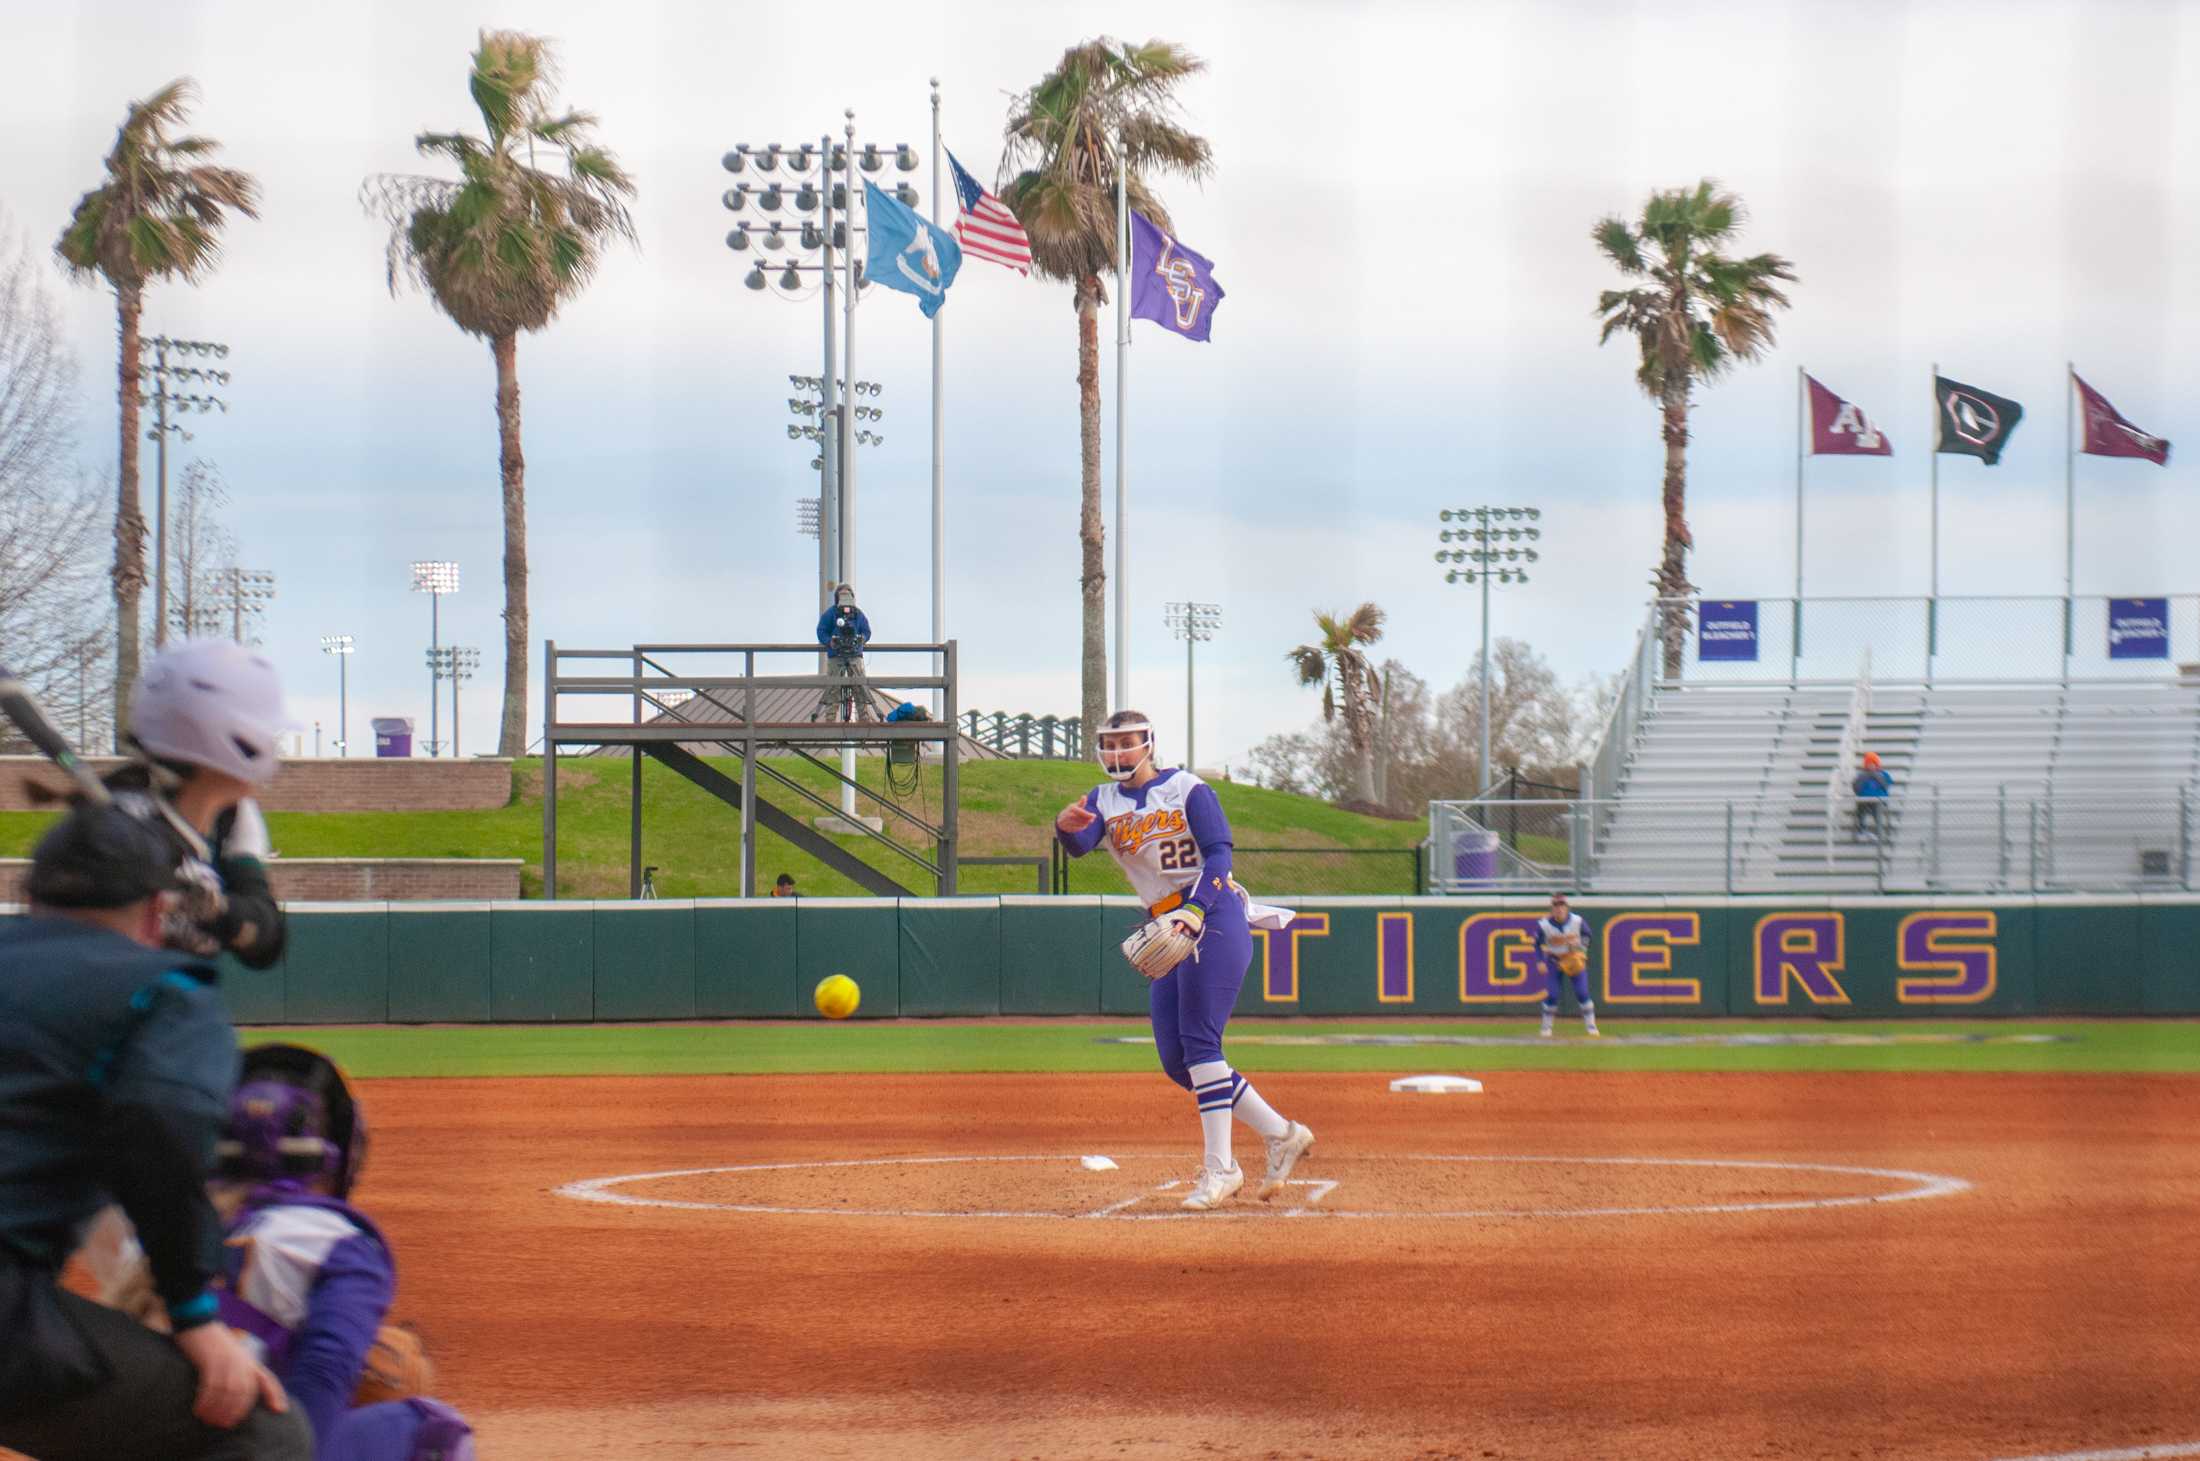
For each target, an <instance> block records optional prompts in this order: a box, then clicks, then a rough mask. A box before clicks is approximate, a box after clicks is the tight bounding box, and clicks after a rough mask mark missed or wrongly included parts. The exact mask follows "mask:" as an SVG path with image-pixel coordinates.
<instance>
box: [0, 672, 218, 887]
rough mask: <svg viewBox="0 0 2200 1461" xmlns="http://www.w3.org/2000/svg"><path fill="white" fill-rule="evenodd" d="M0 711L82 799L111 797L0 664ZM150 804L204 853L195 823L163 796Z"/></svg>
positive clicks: (98, 802)
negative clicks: (188, 819) (59, 769)
mask: <svg viewBox="0 0 2200 1461" xmlns="http://www.w3.org/2000/svg"><path fill="white" fill-rule="evenodd" d="M0 715H5V716H6V717H7V718H8V719H9V720H10V721H12V722H14V724H15V728H16V729H17V730H19V731H21V732H22V733H23V734H24V736H25V737H26V738H28V739H29V741H30V743H31V744H32V745H34V746H36V747H37V748H38V750H39V752H40V754H42V755H43V756H45V758H46V759H47V760H49V761H51V762H53V764H54V765H56V766H58V767H60V768H61V770H62V771H63V772H64V773H66V774H67V776H68V778H69V780H70V781H71V782H72V783H73V784H74V785H75V787H76V789H77V790H78V791H79V792H82V793H83V795H84V799H85V800H86V801H88V802H91V803H92V804H93V805H94V806H102V807H103V806H107V805H108V804H110V803H111V802H113V801H114V797H113V796H112V795H110V794H109V792H108V790H107V786H106V783H104V782H102V781H101V780H100V779H99V778H98V777H97V776H95V775H93V774H92V768H91V767H89V766H87V765H85V764H84V763H83V761H81V760H80V759H78V757H77V754H76V752H75V751H74V750H73V749H71V748H70V745H69V742H68V739H67V738H66V737H65V736H63V735H62V734H61V732H60V731H59V730H58V729H56V728H55V726H54V723H53V722H52V721H51V720H49V719H47V718H46V711H45V708H44V707H43V706H41V705H40V704H39V703H38V701H37V699H36V698H35V697H33V696H32V694H31V692H30V687H29V686H27V685H25V684H24V683H23V682H22V681H21V680H19V679H17V678H16V675H15V672H14V671H13V670H11V669H9V668H8V667H7V666H6V665H0ZM153 804H154V805H155V806H156V807H158V808H159V810H160V816H161V820H162V821H163V822H166V823H167V824H168V826H169V827H170V828H172V829H173V830H174V831H175V833H176V835H177V836H178V837H181V838H182V839H183V844H184V846H185V847H186V848H188V849H190V852H191V855H192V856H193V857H196V858H198V859H200V860H201V861H204V860H205V859H206V856H207V848H206V839H205V838H203V837H201V836H200V835H199V831H198V829H197V828H196V827H193V826H192V825H191V824H190V823H189V822H186V821H185V820H184V819H183V816H182V814H181V813H179V812H177V811H176V809H175V808H174V807H172V806H170V805H169V804H168V800H167V798H165V797H161V796H155V797H154V798H153Z"/></svg>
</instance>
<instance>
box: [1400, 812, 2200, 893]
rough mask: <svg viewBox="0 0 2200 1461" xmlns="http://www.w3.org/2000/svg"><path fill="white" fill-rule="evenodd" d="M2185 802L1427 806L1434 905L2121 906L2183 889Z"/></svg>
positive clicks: (2188, 867) (2188, 882) (2190, 828)
mask: <svg viewBox="0 0 2200 1461" xmlns="http://www.w3.org/2000/svg"><path fill="white" fill-rule="evenodd" d="M2196 802H2200V794H2196V792H2195V790H2194V788H2192V787H2178V788H2175V789H2174V790H2170V791H2165V792H2163V793H2160V794H2145V795H2133V794H2129V793H2103V794H2097V795H2078V794H2070V795H2046V796H2041V795H2026V794H2012V793H2010V792H2008V791H2006V790H2004V791H2001V792H1999V793H1996V794H1992V795H1963V796H1943V795H1940V794H1938V793H1937V792H1935V791H1932V790H1931V789H1927V790H1925V791H1921V792H1918V793H1916V794H1912V795H1900V794H1898V795H1896V796H1893V797H1889V798H1886V799H1885V800H1884V802H1883V803H1882V804H1881V805H1880V806H1879V807H1878V808H1877V809H1876V810H1873V811H1864V812H1862V813H1861V814H1860V812H1859V805H1860V804H1859V803H1858V802H1857V801H1856V800H1855V799H1853V798H1843V799H1841V800H1840V801H1839V802H1838V803H1836V804H1834V805H1832V806H1830V807H1829V806H1828V805H1827V804H1826V803H1825V802H1824V801H1822V800H1819V799H1817V798H1814V797H1804V798H1790V797H1779V798H1763V799H1749V798H1734V799H1726V800H1713V799H1700V800H1679V799H1675V800H1660V799H1651V798H1626V799H1622V800H1619V801H1564V802H1558V801H1545V802H1501V801H1479V802H1434V803H1431V804H1430V807H1429V831H1430V846H1431V849H1432V854H1431V862H1430V867H1429V871H1428V881H1429V890H1430V891H1431V892H1437V893H1482V892H1542V891H1548V890H1551V889H1554V888H1559V887H1572V888H1579V889H1583V890H1587V891H1592V892H1614V893H1618V892H1674V893H1777V892H1786V891H1795V892H1813V891H1814V892H1857V893H2028V892H2037V893H2133V892H2173V891H2174V892H2189V891H2192V890H2193V889H2194V887H2195V883H2194V876H2195V869H2194V867H2193V842H2194V837H2195V832H2196V830H2200V829H2196V821H2200V806H2196Z"/></svg>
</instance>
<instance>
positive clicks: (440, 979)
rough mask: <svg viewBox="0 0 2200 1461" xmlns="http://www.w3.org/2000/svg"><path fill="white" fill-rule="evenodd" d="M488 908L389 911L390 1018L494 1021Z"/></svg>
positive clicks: (397, 908)
mask: <svg viewBox="0 0 2200 1461" xmlns="http://www.w3.org/2000/svg"><path fill="white" fill-rule="evenodd" d="M489 919H490V914H489V910H488V909H486V908H444V909H424V908H413V907H407V906H406V905H404V904H395V905H393V906H392V907H391V908H390V1018H391V1019H392V1020H395V1021H398V1022H399V1023H406V1022H417V1023H427V1022H429V1021H444V1020H450V1021H480V1020H486V1019H488V1018H489V1017H490V999H489V961H490V954H489V947H490V925H489Z"/></svg>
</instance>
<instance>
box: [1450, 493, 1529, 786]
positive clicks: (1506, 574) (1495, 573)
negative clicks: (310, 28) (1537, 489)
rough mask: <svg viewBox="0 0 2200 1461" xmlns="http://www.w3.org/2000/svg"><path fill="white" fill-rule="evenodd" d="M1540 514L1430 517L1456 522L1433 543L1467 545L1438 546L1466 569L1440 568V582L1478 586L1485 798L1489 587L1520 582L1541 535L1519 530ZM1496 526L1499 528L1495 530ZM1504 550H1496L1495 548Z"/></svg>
mask: <svg viewBox="0 0 2200 1461" xmlns="http://www.w3.org/2000/svg"><path fill="white" fill-rule="evenodd" d="M1542 516H1543V514H1542V512H1541V511H1540V510H1538V509H1536V508H1533V507H1447V508H1445V509H1443V510H1442V511H1441V512H1439V513H1437V514H1436V518H1437V521H1439V522H1444V523H1458V524H1459V526H1458V527H1447V528H1444V529H1443V530H1442V531H1440V532H1439V533H1438V534H1437V535H1436V538H1437V541H1438V542H1440V543H1446V544H1456V543H1467V544H1472V545H1473V546H1471V547H1444V548H1439V549H1437V550H1436V561H1437V562H1438V563H1444V564H1451V565H1460V564H1466V565H1470V566H1468V567H1458V566H1453V567H1449V568H1447V569H1445V571H1444V582H1446V583H1464V584H1470V585H1471V584H1475V583H1480V584H1481V585H1482V764H1481V766H1480V767H1479V768H1478V769H1477V771H1476V773H1475V774H1476V776H1477V778H1478V779H1479V780H1480V781H1481V783H1482V784H1481V786H1480V788H1479V789H1477V790H1476V792H1475V795H1476V796H1478V797H1480V796H1486V795H1487V794H1488V793H1489V789H1490V780H1491V778H1490V584H1491V582H1492V581H1493V580H1494V581H1495V582H1497V583H1500V584H1512V583H1526V582H1527V581H1528V570H1527V566H1526V565H1527V564H1530V563H1533V562H1535V561H1536V559H1537V557H1538V555H1537V553H1536V551H1535V549H1534V548H1533V547H1523V546H1521V545H1522V544H1524V543H1525V544H1532V543H1535V542H1537V541H1538V540H1540V539H1541V538H1542V536H1543V533H1542V530H1541V529H1539V528H1535V527H1523V526H1521V524H1523V523H1534V522H1536V521H1538V520H1540V519H1541V518H1542ZM1501 524H1503V525H1502V526H1501ZM1501 543H1502V544H1506V545H1508V546H1503V547H1500V546H1499V544H1501Z"/></svg>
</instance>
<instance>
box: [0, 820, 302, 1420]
mask: <svg viewBox="0 0 2200 1461" xmlns="http://www.w3.org/2000/svg"><path fill="white" fill-rule="evenodd" d="M180 862H181V856H180V851H179V848H178V846H177V844H176V842H175V841H174V840H173V838H172V837H171V836H170V835H169V834H168V833H166V832H165V831H164V830H162V829H160V828H157V827H155V826H152V825H149V824H147V823H145V822H142V821H139V820H138V819H137V818H136V817H134V816H132V815H131V814H130V813H128V812H126V811H123V810H122V809H120V808H118V807H113V806H80V807H78V808H76V809H75V810H72V811H70V812H69V813H67V814H66V815H64V816H63V817H62V819H61V820H60V821H59V822H57V823H56V824H55V825H54V826H53V828H52V829H51V830H49V831H48V832H47V833H46V835H45V836H44V837H43V838H42V839H41V840H40V841H39V844H38V847H37V850H36V852H35V853H34V854H33V857H32V861H31V869H30V874H29V877H28V879H27V881H26V885H25V891H26V892H27V894H28V895H29V899H30V904H31V914H30V916H29V917H28V918H21V919H10V920H7V921H6V922H5V923H0V1446H8V1447H12V1448H14V1449H15V1450H18V1451H22V1452H24V1453H26V1454H28V1455H31V1456H35V1457H38V1458H39V1461H273V1458H280V1461H306V1458H309V1457H311V1456H312V1454H313V1441H312V1436H311V1435H310V1433H309V1432H308V1429H307V1426H306V1422H305V1420H304V1418H303V1416H301V1415H300V1414H298V1413H297V1412H296V1411H295V1410H294V1409H292V1408H291V1407H290V1404H289V1401H288V1399H287V1397H286V1396H285V1395H284V1393H283V1389H282V1386H281V1385H280V1384H279V1383H278V1382H277V1381H276V1379H275V1377H274V1376H273V1375H272V1374H270V1373H269V1372H268V1371H267V1370H266V1369H265V1368H264V1367H263V1366H262V1365H260V1364H258V1363H257V1362H256V1361H255V1359H254V1358H253V1356H252V1355H251V1354H250V1353H249V1352H248V1351H247V1349H246V1348H245V1346H243V1345H242V1344H240V1343H239V1342H238V1340H237V1338H236V1337H235V1336H234V1335H233V1334H232V1333H231V1332H230V1330H229V1329H228V1327H227V1326H225V1325H223V1324H221V1323H219V1322H218V1321H217V1300H216V1298H215V1295H214V1293H213V1290H212V1288H211V1287H210V1285H211V1282H212V1280H213V1278H214V1276H215V1274H216V1272H217V1271H218V1269H219V1266H220V1263H219V1260H220V1256H221V1251H222V1250H221V1232H220V1228H219V1226H218V1223H217V1221H216V1218H215V1215H214V1212H213V1209H212V1206H211V1205H210V1204H209V1202H208V1200H207V1194H206V1178H207V1161H208V1158H209V1157H210V1156H211V1155H212V1151H213V1146H214V1139H215V1133H216V1132H217V1130H218V1129H219V1127H220V1125H221V1120H222V1116H223V1113H224V1112H225V1111H227V1109H228V1103H229V1094H230V1089H231V1087H232V1086H233V1085H234V1084H235V1082H236V1075H237V1043H236V1036H235V1035H234V1034H233V1033H232V1031H231V1030H230V1026H229V1016H228V1013H227V1012H226V1011H225V1010H224V1009H223V1008H222V1002H221V996H220V994H219V993H218V991H217V990H216V989H215V987H214V981H215V978H216V973H215V969H214V967H213V965H211V964H209V963H206V962H205V961H203V960H201V959H197V958H193V957H191V956H188V955H181V954H177V953H174V952H169V951H165V950H163V949H162V948H161V947H160V945H161V939H162V931H163V930H162V925H163V921H164V918H165V917H166V915H167V913H168V912H169V909H170V907H171V904H172V901H173V897H174V895H175V893H176V892H177V890H178V888H179V886H180V881H181V876H182V874H181V869H180ZM110 1203H120V1204H121V1206H122V1209H123V1211H124V1212H125V1213H127V1214H128V1215H129V1218H130V1221H131V1222H132V1223H134V1224H135V1225H136V1228H137V1234H138V1239H139V1241H140V1242H141V1243H142V1244H143V1247H144V1250H145V1255H146V1259H147V1262H148V1264H149V1266H150V1269H151V1275H152V1287H153V1290H154V1293H155V1294H156V1295H157V1300H156V1302H157V1303H158V1304H159V1306H160V1307H161V1309H162V1310H164V1312H165V1314H166V1318H167V1322H168V1324H169V1326H170V1328H171V1329H172V1331H173V1333H172V1334H157V1333H155V1332H153V1331H152V1330H150V1329H148V1328H146V1327H145V1326H144V1325H142V1324H140V1323H138V1321H137V1320H135V1319H134V1318H132V1317H131V1316H129V1315H127V1314H124V1313H122V1312H121V1311H119V1310H116V1309H110V1308H107V1307H106V1306H104V1305H100V1304H95V1303H93V1302H91V1301H90V1300H89V1299H84V1298H79V1297H78V1296H76V1295H74V1294H71V1293H68V1292H66V1291H64V1290H63V1289H62V1288H61V1286H60V1283H59V1275H60V1272H61V1266H62V1264H63V1262H64V1261H65V1260H66V1259H67V1258H68V1256H69V1255H70V1253H71V1252H73V1251H74V1250H75V1248H76V1247H77V1244H78V1242H79V1240H80V1238H81V1237H82V1235H83V1233H84V1231H85V1229H86V1228H87V1227H88V1226H89V1225H90V1223H91V1221H92V1220H93V1218H94V1217H96V1216H97V1215H98V1214H100V1212H101V1211H102V1210H103V1209H104V1208H105V1207H107V1205H108V1204H110Z"/></svg>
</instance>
